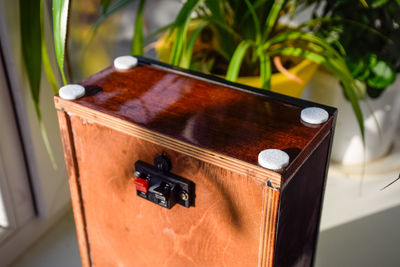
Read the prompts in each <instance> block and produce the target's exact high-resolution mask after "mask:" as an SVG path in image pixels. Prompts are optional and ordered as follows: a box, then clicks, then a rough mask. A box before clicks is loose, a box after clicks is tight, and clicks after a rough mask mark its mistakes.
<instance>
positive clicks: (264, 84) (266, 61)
mask: <svg viewBox="0 0 400 267" xmlns="http://www.w3.org/2000/svg"><path fill="white" fill-rule="evenodd" d="M258 54H259V58H260V78H261V88H263V89H266V90H271V59H270V57H269V54H267V53H263V52H262V50H260V49H259V50H258Z"/></svg>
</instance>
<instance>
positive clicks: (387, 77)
mask: <svg viewBox="0 0 400 267" xmlns="http://www.w3.org/2000/svg"><path fill="white" fill-rule="evenodd" d="M370 70H371V73H370V76H369V78H368V79H367V84H368V85H369V86H371V87H373V88H377V89H385V88H386V87H388V86H389V85H391V84H392V83H393V82H394V81H395V79H396V72H395V70H394V68H393V67H392V66H390V65H389V64H388V63H387V62H385V61H383V60H379V61H377V62H376V64H375V66H373V67H371V69H370Z"/></svg>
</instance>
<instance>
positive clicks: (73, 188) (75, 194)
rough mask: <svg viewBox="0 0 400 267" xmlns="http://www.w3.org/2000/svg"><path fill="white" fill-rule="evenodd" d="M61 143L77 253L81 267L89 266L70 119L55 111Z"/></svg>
mask: <svg viewBox="0 0 400 267" xmlns="http://www.w3.org/2000/svg"><path fill="white" fill-rule="evenodd" d="M57 116H58V122H59V125H60V133H61V140H62V143H63V149H64V157H65V165H66V167H67V171H68V182H69V188H70V193H71V200H72V208H73V211H74V218H75V224H76V232H77V235H78V244H79V251H80V255H81V261H82V266H83V267H88V266H90V265H91V264H90V254H89V244H88V240H87V235H86V220H85V214H84V207H83V204H82V196H81V190H80V184H79V170H78V166H77V162H76V157H75V148H74V144H73V136H72V129H71V122H70V117H69V116H68V115H67V114H66V113H65V112H63V111H57Z"/></svg>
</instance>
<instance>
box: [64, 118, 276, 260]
mask: <svg viewBox="0 0 400 267" xmlns="http://www.w3.org/2000/svg"><path fill="white" fill-rule="evenodd" d="M70 119H71V127H72V134H73V143H74V146H75V152H76V160H77V168H78V173H79V174H78V175H79V186H80V188H81V198H82V202H83V203H82V207H83V211H84V219H85V224H86V225H85V226H86V233H87V239H88V244H89V250H90V258H91V263H92V265H93V266H174V267H176V266H259V264H262V265H264V264H266V263H265V262H264V263H263V262H261V259H264V261H265V257H263V255H262V254H263V253H264V252H265V248H263V246H262V244H263V243H265V238H261V236H266V234H265V231H266V228H268V227H270V226H271V223H270V222H269V221H268V222H267V223H266V222H265V221H266V220H272V219H273V217H271V216H270V217H271V218H270V219H266V216H265V215H266V207H265V199H268V197H266V196H265V194H269V193H271V192H272V191H270V190H265V186H264V185H263V184H260V183H257V182H255V181H254V180H253V179H252V178H251V176H242V175H238V174H235V173H233V172H231V171H228V170H224V169H221V168H219V167H216V166H214V165H212V164H208V163H204V162H202V161H199V160H197V159H195V158H192V157H189V156H185V155H183V154H180V153H179V152H178V151H173V150H169V149H165V148H163V147H162V146H159V145H157V144H153V143H150V142H147V141H143V140H141V139H139V138H136V137H134V136H130V135H127V134H125V133H121V132H118V131H115V130H112V129H109V128H107V127H104V126H101V125H99V124H95V123H91V122H88V121H85V120H83V119H81V118H80V117H78V116H71V117H70ZM161 152H166V153H167V155H168V156H169V158H170V159H171V161H172V166H173V167H172V170H171V172H172V173H175V174H177V175H179V176H181V177H184V178H186V179H189V180H191V181H193V182H194V183H195V193H196V199H195V206H194V207H190V208H185V207H183V206H180V205H175V206H174V207H173V208H172V209H170V210H168V209H166V208H163V207H160V206H157V205H156V204H154V203H151V202H149V201H147V200H145V199H142V198H140V197H138V196H136V188H135V185H134V182H133V172H134V163H135V162H136V161H137V160H142V161H144V162H148V163H151V164H152V162H153V159H154V157H155V156H156V155H158V154H160V153H161ZM74 205H77V204H76V203H74ZM274 205H277V203H275V204H274ZM268 209H269V207H267V210H268ZM267 215H268V212H267ZM272 225H274V223H272ZM272 238H274V237H272Z"/></svg>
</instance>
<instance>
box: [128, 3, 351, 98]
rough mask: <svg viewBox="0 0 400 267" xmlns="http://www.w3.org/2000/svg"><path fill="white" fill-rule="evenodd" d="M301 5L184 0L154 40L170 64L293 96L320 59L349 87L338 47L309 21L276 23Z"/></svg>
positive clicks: (296, 94)
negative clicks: (324, 37) (328, 41)
mask: <svg viewBox="0 0 400 267" xmlns="http://www.w3.org/2000/svg"><path fill="white" fill-rule="evenodd" d="M142 2H143V3H144V2H145V1H142ZM301 7H302V4H301V3H299V2H298V1H283V0H281V1H250V0H246V1H232V0H231V1H229V0H224V1H211V0H205V1H200V0H189V1H187V2H186V3H185V4H184V5H183V7H182V9H181V11H180V13H179V14H178V16H177V18H176V21H175V22H174V23H172V24H171V25H169V26H168V27H167V28H165V29H164V30H167V33H165V34H164V35H163V36H162V37H161V38H160V39H159V40H158V41H157V42H156V44H155V46H156V48H157V51H158V55H159V57H160V59H161V60H163V61H167V62H169V63H171V64H173V65H177V66H180V67H183V68H191V69H194V70H199V71H203V72H207V73H211V74H216V75H221V76H225V77H226V79H227V80H230V81H236V82H239V83H245V84H248V85H252V86H255V87H261V88H265V89H267V90H272V91H276V92H280V93H283V94H286V95H290V96H295V97H300V95H301V94H302V91H303V88H304V87H305V85H306V84H307V82H308V80H309V79H310V78H311V77H312V74H313V73H314V71H315V69H316V66H317V65H316V64H323V65H326V66H327V67H328V68H330V69H334V71H336V72H340V74H341V75H342V76H343V77H346V78H344V79H343V80H346V81H344V83H346V84H347V85H348V88H349V91H353V92H354V90H355V87H356V86H355V85H354V84H351V83H352V81H351V79H348V78H350V77H349V75H348V74H349V73H347V70H346V67H345V66H344V64H343V62H344V61H343V60H342V57H341V55H340V53H337V52H336V51H335V49H334V48H333V46H332V45H330V44H328V43H327V42H326V41H325V40H324V39H323V38H319V37H318V36H315V35H314V34H313V33H312V31H311V30H310V29H311V28H310V27H309V26H310V22H306V23H304V24H302V25H300V26H298V27H290V26H288V25H283V24H281V23H279V20H280V19H281V18H282V17H284V16H290V15H293V14H294V13H295V12H296V10H297V9H298V8H301ZM140 12H141V9H138V15H137V17H138V18H141V17H142V16H141V14H140ZM140 24H141V23H139V22H138V21H137V25H140ZM135 34H138V35H140V33H138V32H136V33H135ZM136 51H139V49H137V50H136ZM332 62H334V63H333V64H332ZM339 66H340V67H339Z"/></svg>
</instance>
